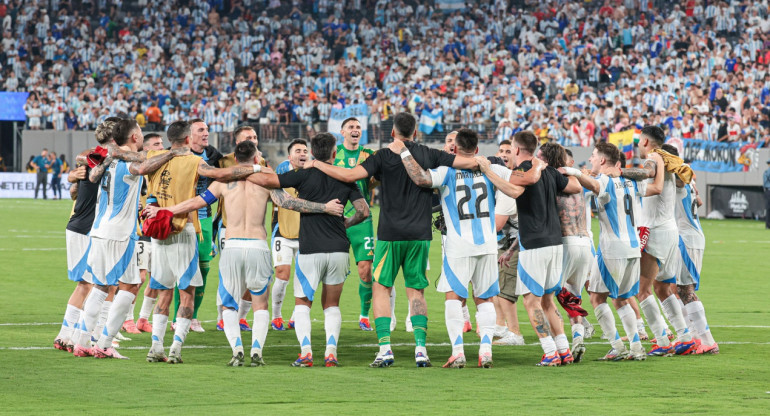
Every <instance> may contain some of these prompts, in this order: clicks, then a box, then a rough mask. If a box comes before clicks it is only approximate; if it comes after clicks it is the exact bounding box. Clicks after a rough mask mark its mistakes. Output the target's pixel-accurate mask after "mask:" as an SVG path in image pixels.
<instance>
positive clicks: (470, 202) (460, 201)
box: [429, 165, 511, 257]
mask: <svg viewBox="0 0 770 416" xmlns="http://www.w3.org/2000/svg"><path fill="white" fill-rule="evenodd" d="M490 169H493V171H494V172H495V173H496V174H497V175H498V176H500V177H501V178H503V179H505V180H508V179H509V178H510V177H511V171H510V170H508V169H506V168H504V167H502V166H497V165H491V166H490ZM429 172H430V176H431V179H432V181H433V184H432V187H433V188H438V189H439V190H440V191H441V209H442V211H443V212H444V221H445V222H446V224H447V233H446V236H447V237H446V245H445V246H444V253H445V254H446V256H447V257H469V256H478V255H482V254H496V253H497V230H496V229H495V187H494V185H492V182H490V181H489V179H487V177H486V176H484V174H482V173H481V172H474V171H470V170H457V169H455V168H452V167H447V166H441V167H439V168H438V169H431V170H430V171H429Z"/></svg>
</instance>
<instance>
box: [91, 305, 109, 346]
mask: <svg viewBox="0 0 770 416" xmlns="http://www.w3.org/2000/svg"><path fill="white" fill-rule="evenodd" d="M114 299H115V298H113V300H114ZM110 309H112V301H109V300H105V301H104V303H102V309H101V310H100V311H99V320H98V321H97V322H96V327H95V328H94V332H93V333H92V334H91V336H92V337H93V339H95V340H97V341H99V338H101V336H102V332H104V324H106V323H107V316H108V315H109V314H110Z"/></svg>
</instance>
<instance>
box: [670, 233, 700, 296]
mask: <svg viewBox="0 0 770 416" xmlns="http://www.w3.org/2000/svg"><path fill="white" fill-rule="evenodd" d="M678 253H679V255H680V271H679V274H678V275H677V276H676V284H677V285H679V286H687V285H695V290H698V289H699V288H700V270H701V267H702V266H703V250H702V249H697V248H690V247H687V246H686V245H685V244H684V241H682V237H679V248H678Z"/></svg>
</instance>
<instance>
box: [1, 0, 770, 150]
mask: <svg viewBox="0 0 770 416" xmlns="http://www.w3.org/2000/svg"><path fill="white" fill-rule="evenodd" d="M152 3H153V4H152V7H150V6H149V4H148V2H147V1H146V0H139V1H137V2H122V1H109V2H108V1H107V0H91V1H89V0H71V1H64V0H61V1H60V0H55V1H52V2H40V1H37V0H32V1H18V0H11V1H4V2H0V22H2V32H3V34H2V50H1V51H0V85H2V88H3V89H4V90H6V91H28V92H30V96H29V100H28V102H27V105H26V108H25V109H26V113H27V117H28V119H27V128H29V129H51V128H53V129H56V130H66V129H88V130H92V129H94V128H95V127H96V126H97V125H98V124H99V123H101V122H103V121H104V119H105V118H106V117H108V116H109V115H115V114H125V115H128V116H130V117H132V118H135V119H136V120H137V122H138V123H139V124H140V126H142V127H143V128H145V129H147V130H152V129H158V130H161V129H163V127H164V126H168V125H169V124H171V123H173V122H174V121H177V120H185V119H189V118H195V117H200V118H202V119H204V120H205V121H206V123H207V124H208V125H209V126H210V128H211V131H212V132H223V131H233V130H234V129H235V128H236V127H237V126H238V125H239V124H242V123H249V124H252V125H257V124H269V123H303V124H307V125H309V126H314V127H315V128H316V130H319V131H320V130H321V128H320V125H321V124H320V123H323V122H324V121H326V120H327V119H328V117H329V113H330V110H331V108H332V107H344V106H346V105H350V104H353V103H366V104H367V105H368V106H369V109H370V118H369V122H370V124H372V125H375V126H377V125H378V124H379V123H380V122H381V121H383V120H387V119H389V118H391V117H392V115H393V114H396V113H398V112H401V111H408V112H410V113H412V114H414V115H416V116H417V117H418V118H419V117H420V115H421V114H422V113H423V112H425V111H428V112H434V111H438V110H441V111H442V123H443V124H447V125H451V124H452V123H457V124H461V125H467V126H474V129H475V130H477V131H480V132H482V133H483V136H482V139H486V140H496V141H497V142H498V143H499V142H501V141H503V140H506V139H510V138H511V137H512V135H513V134H514V133H515V132H517V131H519V130H522V129H529V130H532V131H534V132H535V134H536V135H538V136H539V137H540V138H541V139H543V141H547V140H552V141H557V142H559V143H562V144H566V145H581V146H589V145H591V144H592V143H593V142H595V141H601V140H606V138H607V136H608V134H609V133H611V132H614V131H620V130H622V129H624V128H626V127H627V126H629V125H636V126H638V127H641V126H643V125H648V124H656V125H664V126H666V128H667V135H668V136H669V137H681V138H697V139H704V140H719V141H749V142H759V143H760V144H761V145H762V146H765V145H767V144H768V142H770V108H768V99H770V72H768V70H767V64H768V61H770V38H768V35H767V33H769V32H770V18H769V16H768V2H767V0H762V1H754V2H748V1H730V2H717V1H705V0H704V1H697V0H684V1H679V2H673V1H672V2H664V1H638V0H612V1H610V0H606V1H603V2H602V1H590V2H589V1H556V2H553V1H552V2H547V3H538V2H530V1H518V2H516V1H514V2H509V1H506V0H493V1H479V2H478V4H475V2H474V3H471V6H470V8H469V9H468V10H466V11H463V12H460V11H455V12H451V13H443V12H442V10H441V9H440V7H439V6H440V3H442V2H440V1H435V2H434V1H425V2H415V1H403V0H399V1H397V2H388V1H386V0H377V1H375V0H347V1H345V0H341V1H335V2H332V1H329V0H313V1H310V0H305V1H302V0H293V1H291V2H289V1H285V2H279V1H275V0H271V1H267V0H265V1H257V0H232V1H224V0H209V1H204V0H189V1H186V0H176V1H174V0H161V1H156V2H152ZM525 3H526V8H523V6H525ZM276 131H278V130H276ZM276 136H277V135H276ZM261 139H262V140H275V139H280V137H262V138H261ZM287 139H288V137H287Z"/></svg>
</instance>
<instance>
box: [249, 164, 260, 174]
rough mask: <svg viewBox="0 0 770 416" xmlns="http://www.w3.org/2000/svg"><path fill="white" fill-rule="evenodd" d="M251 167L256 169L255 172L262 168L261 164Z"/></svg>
mask: <svg viewBox="0 0 770 416" xmlns="http://www.w3.org/2000/svg"><path fill="white" fill-rule="evenodd" d="M251 168H252V169H253V170H254V173H259V172H260V171H261V170H262V166H260V165H251Z"/></svg>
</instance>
